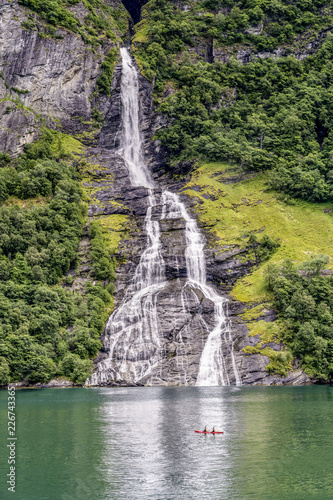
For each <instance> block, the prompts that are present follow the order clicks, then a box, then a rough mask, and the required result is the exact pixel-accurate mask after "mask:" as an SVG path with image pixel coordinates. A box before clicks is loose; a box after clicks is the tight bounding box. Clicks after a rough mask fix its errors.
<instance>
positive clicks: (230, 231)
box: [184, 163, 333, 378]
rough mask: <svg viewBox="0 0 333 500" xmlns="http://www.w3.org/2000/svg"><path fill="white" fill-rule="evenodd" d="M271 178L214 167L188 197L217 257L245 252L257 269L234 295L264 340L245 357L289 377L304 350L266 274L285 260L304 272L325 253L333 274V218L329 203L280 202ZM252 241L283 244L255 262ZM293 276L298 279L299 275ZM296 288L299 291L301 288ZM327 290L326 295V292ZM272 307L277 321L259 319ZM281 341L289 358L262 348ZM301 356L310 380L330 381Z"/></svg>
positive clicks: (202, 170) (201, 170) (200, 174)
mask: <svg viewBox="0 0 333 500" xmlns="http://www.w3.org/2000/svg"><path fill="white" fill-rule="evenodd" d="M267 177H268V173H267V172H265V173H256V174H248V173H247V174H244V172H243V171H242V169H241V168H240V167H235V166H233V165H228V164H223V163H210V164H207V165H201V166H200V167H198V168H196V169H195V170H194V172H193V173H192V178H191V181H190V182H189V183H188V184H187V185H186V186H185V190H184V192H185V193H186V194H187V195H190V196H191V197H192V198H193V199H194V200H196V201H197V204H196V210H197V214H198V218H199V221H200V225H202V226H204V227H206V229H207V230H209V233H210V235H211V236H210V238H209V240H208V242H209V244H211V245H213V246H214V248H215V249H216V252H217V253H221V254H222V255H223V253H224V252H229V251H230V250H237V249H239V250H241V251H242V250H243V251H244V253H240V254H239V256H238V259H240V260H241V261H244V262H249V261H251V262H252V265H254V267H253V268H252V271H251V273H250V274H248V275H247V276H245V277H244V278H242V279H239V280H238V281H237V282H236V283H235V285H234V286H233V288H232V291H231V295H232V296H233V297H234V298H235V299H236V300H240V301H242V302H243V303H245V304H246V305H247V307H248V309H246V310H245V312H244V314H243V315H242V318H243V320H244V321H245V323H246V325H247V326H248V328H249V335H250V336H255V335H258V334H259V335H260V342H259V344H257V345H256V346H255V347H253V348H251V349H249V348H247V349H245V353H246V354H255V353H260V354H263V355H267V356H268V357H269V359H270V363H269V365H268V367H267V368H268V370H269V371H274V372H275V373H279V374H281V375H285V374H286V371H288V370H290V369H291V365H290V352H292V353H293V354H294V356H300V354H299V352H300V351H296V350H295V349H294V348H293V345H292V341H290V340H288V339H289V338H290V335H291V334H292V330H290V326H289V324H288V323H286V316H285V315H284V313H283V311H282V309H281V308H280V307H279V306H278V305H277V301H276V296H275V292H274V290H273V288H272V286H269V284H268V281H267V277H266V276H267V272H268V271H267V269H270V268H271V266H273V269H275V267H274V266H281V262H284V261H286V260H289V261H294V262H295V263H296V264H295V266H296V267H299V268H300V269H303V268H305V267H306V266H307V265H305V264H304V262H307V261H308V260H309V256H311V255H313V256H316V255H320V254H327V253H328V254H329V257H330V261H329V263H327V264H326V265H327V267H329V268H330V269H332V264H333V250H332V249H333V246H332V234H333V218H332V213H331V211H330V210H331V209H330V205H329V204H323V203H321V204H320V203H317V204H314V203H310V202H305V201H300V200H297V201H295V202H294V203H292V204H290V202H289V200H286V201H285V200H284V199H281V197H280V196H279V195H277V193H275V192H272V191H271V190H269V189H267ZM231 180H232V182H230V181H231ZM325 211H326V212H325ZM253 236H256V237H257V240H259V242H261V241H267V240H268V238H269V240H268V241H271V240H272V241H273V242H278V243H279V245H278V246H276V245H274V252H270V253H269V255H264V259H260V258H258V259H257V258H256V255H255V253H254V250H255V251H256V252H257V253H258V251H260V246H258V247H255V248H253V243H252V241H254V238H253ZM264 248H265V247H264ZM267 257H269V260H268V261H267V260H266V259H267ZM294 276H296V278H297V280H298V275H297V274H294ZM290 277H291V275H290ZM301 279H302V280H303V279H304V280H305V279H309V277H308V278H304V277H302V278H301ZM319 279H320V280H321V281H322V282H323V283H325V280H331V278H326V277H324V276H320V278H319ZM293 286H296V287H297V286H298V284H297V283H295V284H294V285H293ZM325 290H326V291H327V287H326V288H325ZM325 293H326V292H325ZM327 300H329V296H328V297H327ZM273 306H274V307H275V308H276V310H277V312H278V320H277V321H275V322H266V321H265V320H263V319H260V318H261V317H263V314H264V310H265V309H266V310H269V309H270V308H271V307H273ZM316 314H317V313H316ZM313 320H316V317H313ZM282 339H283V341H284V342H285V343H286V344H287V346H289V351H288V352H289V354H288V355H287V351H282V352H281V353H276V352H275V351H273V350H272V349H269V348H263V347H262V346H263V344H267V343H269V342H274V341H277V342H280V341H281V340H282ZM277 356H278V358H277ZM304 356H305V353H304ZM300 357H301V359H302V363H303V366H305V367H310V368H311V369H312V371H311V374H312V375H316V376H320V377H322V378H323V374H325V373H326V375H325V376H326V378H327V377H328V376H329V375H328V372H327V371H326V372H324V371H323V370H321V371H320V370H319V365H317V366H316V365H314V366H313V367H312V365H310V363H308V364H307V362H306V361H304V359H303V358H302V356H300ZM280 358H281V359H280ZM306 359H307V360H308V358H306ZM323 363H324V361H323ZM307 369H308V368H307ZM309 373H310V370H309Z"/></svg>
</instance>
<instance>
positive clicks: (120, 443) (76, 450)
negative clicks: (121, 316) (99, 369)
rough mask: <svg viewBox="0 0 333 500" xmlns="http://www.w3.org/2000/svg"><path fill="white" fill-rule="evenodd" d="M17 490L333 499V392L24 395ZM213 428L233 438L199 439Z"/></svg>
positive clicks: (165, 499) (77, 497)
mask: <svg viewBox="0 0 333 500" xmlns="http://www.w3.org/2000/svg"><path fill="white" fill-rule="evenodd" d="M16 398H17V408H16V418H17V426H18V432H17V437H18V440H17V456H18V460H17V464H16V465H17V489H16V493H15V494H11V493H9V492H7V487H6V484H5V481H6V474H7V467H8V466H7V458H6V457H7V451H6V437H7V436H6V425H5V423H6V420H7V419H6V417H7V414H6V400H7V393H6V391H1V393H0V402H1V405H0V420H1V426H0V428H1V431H0V432H1V447H0V458H1V461H0V463H1V485H0V498H2V499H6V500H7V499H9V498H17V499H18V500H179V499H185V500H224V499H228V500H229V499H230V500H234V499H237V500H238V499H239V500H246V499H255V500H258V499H273V500H287V499H288V500H290V499H292V500H305V499H307V500H311V499H323V500H327V499H330V498H332V497H333V478H332V474H331V466H332V460H333V436H332V404H333V388H331V387H325V386H321V387H235V386H234V387H232V386H229V387H179V388H175V387H148V388H147V387H142V388H96V389H57V390H55V389H53V390H52V389H45V390H21V391H17V395H16ZM204 425H207V426H209V427H211V426H213V425H215V426H216V428H217V429H218V430H220V429H223V431H224V435H223V436H212V435H207V436H205V435H200V434H195V433H194V432H193V430H194V429H202V428H203V427H204Z"/></svg>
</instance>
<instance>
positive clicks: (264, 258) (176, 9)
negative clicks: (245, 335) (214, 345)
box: [133, 0, 333, 380]
mask: <svg viewBox="0 0 333 500" xmlns="http://www.w3.org/2000/svg"><path fill="white" fill-rule="evenodd" d="M331 29H332V30H333V18H332V2H325V1H314V2H304V1H297V0H295V1H293V0H289V1H264V0H253V1H246V0H244V1H240V2H239V1H233V0H230V1H224V2H223V1H218V0H217V1H214V0H212V1H210V0H207V1H203V2H177V3H176V2H167V1H164V0H152V1H151V2H148V4H147V5H146V7H145V9H144V15H143V20H142V21H141V23H140V24H139V25H138V27H137V31H136V35H135V37H134V42H133V43H134V47H135V54H136V58H137V61H138V63H139V65H140V67H141V69H142V71H143V72H144V74H145V75H146V76H147V78H148V79H150V80H151V81H153V82H154V89H155V94H154V96H155V102H156V104H157V105H158V107H159V110H160V111H161V112H162V113H164V114H165V116H166V117H167V119H168V124H167V126H166V127H164V128H163V129H161V130H159V131H158V133H157V138H159V139H160V140H161V141H162V144H164V145H165V146H166V147H167V148H168V150H169V153H170V157H171V162H170V170H171V172H172V173H173V175H179V174H181V173H183V172H184V170H185V171H186V170H187V171H188V165H189V163H190V164H191V162H192V168H191V170H192V174H191V182H190V183H189V184H188V185H187V189H186V191H185V192H186V193H187V194H190V195H191V196H193V197H194V198H195V199H197V200H198V204H197V211H198V216H199V220H200V221H201V222H202V224H203V225H206V226H207V229H209V230H210V231H211V233H212V235H214V237H217V241H218V243H216V239H215V240H214V243H213V245H216V244H217V245H220V247H221V249H222V250H223V245H225V246H227V247H230V246H231V247H233V246H235V247H237V248H241V249H242V248H247V249H248V251H247V252H246V253H245V256H244V257H243V259H248V260H249V261H250V262H252V264H255V265H254V268H253V271H252V272H251V273H250V275H248V276H246V277H245V278H243V279H241V280H239V281H238V282H237V283H236V284H235V286H234V288H233V290H232V292H231V293H232V295H233V297H234V298H236V299H237V300H240V301H242V302H245V303H246V305H247V309H248V310H247V311H246V313H245V314H244V320H245V321H247V323H248V326H249V329H250V335H251V334H252V335H256V334H257V333H259V334H260V335H261V340H262V342H259V343H258V344H257V346H256V347H255V348H252V350H251V349H249V348H248V349H247V350H246V352H248V353H250V352H262V353H263V354H268V355H271V356H273V357H274V356H276V355H275V354H274V352H269V351H268V350H267V348H265V349H263V350H262V348H261V346H262V344H263V343H265V342H268V341H272V340H275V341H280V340H283V341H284V342H285V343H286V344H287V346H289V349H291V351H292V353H293V354H294V355H295V356H297V357H299V358H300V359H301V362H302V364H303V366H304V367H306V369H307V371H308V373H309V374H310V375H313V376H316V377H318V378H320V379H325V380H326V379H330V378H331V377H332V368H333V365H332V361H333V357H332V355H333V341H332V338H333V323H332V316H331V313H332V305H333V303H332V290H333V289H332V283H333V282H332V278H331V275H330V273H329V272H323V271H322V269H323V268H325V267H327V268H328V269H330V268H332V261H331V260H330V259H331V258H332V243H333V237H332V229H333V226H332V222H333V221H332V215H331V206H332V205H331V202H332V197H333V170H332V166H333V163H332V158H333V156H332V123H331V116H332V112H331V110H332V104H333V101H332V95H333V94H332V90H333V87H332V74H333V73H332V69H333V65H332V62H333V56H332V54H333V51H332V49H333V37H332V33H331V31H330V30H331ZM212 162H213V163H212ZM198 165H199V167H198ZM235 175H236V176H239V177H240V179H243V180H239V181H238V182H236V183H228V184H226V183H224V178H225V177H232V176H235ZM198 186H199V187H200V190H199V191H198ZM193 187H195V189H194V190H193V189H191V188H193ZM325 256H327V257H325ZM288 269H289V271H288ZM320 287H323V289H325V293H324V294H323V293H320V292H319V289H320ZM272 305H273V306H274V307H275V309H276V311H277V312H278V315H279V319H278V321H277V322H275V323H273V324H271V323H266V322H265V321H263V320H259V321H257V318H259V317H260V316H262V311H263V310H264V309H265V308H270V307H271V306H272ZM323 311H327V314H326V312H325V314H324V313H323ZM273 357H272V361H273ZM284 361H285V363H287V364H288V363H289V361H290V358H289V356H286V357H285V360H284ZM280 371H281V370H280ZM282 372H283V370H282Z"/></svg>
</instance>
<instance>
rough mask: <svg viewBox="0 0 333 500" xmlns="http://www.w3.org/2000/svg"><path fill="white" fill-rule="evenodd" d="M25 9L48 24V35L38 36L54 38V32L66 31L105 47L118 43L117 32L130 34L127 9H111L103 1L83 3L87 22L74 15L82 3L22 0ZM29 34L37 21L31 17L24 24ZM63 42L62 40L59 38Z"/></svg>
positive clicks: (77, 0) (75, 0) (77, 1)
mask: <svg viewBox="0 0 333 500" xmlns="http://www.w3.org/2000/svg"><path fill="white" fill-rule="evenodd" d="M19 1H20V3H21V4H22V5H24V6H25V7H28V8H29V9H31V10H32V11H34V12H36V13H37V14H38V15H39V16H40V17H41V18H42V19H43V20H44V21H46V22H47V23H48V24H47V26H46V30H45V31H41V30H40V31H39V36H42V37H45V36H48V37H55V38H58V37H59V36H57V35H56V31H55V28H56V27H60V28H67V29H69V30H70V31H73V32H75V33H79V34H80V35H81V37H82V39H83V40H84V41H85V42H87V43H89V44H91V45H92V46H95V45H99V44H101V45H103V44H104V42H105V38H108V39H110V40H113V41H116V35H115V33H116V32H118V33H119V32H120V33H124V32H125V31H126V30H127V25H128V23H127V15H126V11H125V9H124V8H121V4H119V8H111V7H110V6H108V5H107V3H104V2H103V1H102V0H83V4H84V6H85V7H86V9H87V11H88V14H87V15H86V16H85V18H84V21H83V22H81V21H80V19H79V18H78V17H77V16H76V15H75V11H74V10H73V9H72V10H71V7H73V6H74V5H76V4H78V3H80V0H67V1H66V0H19ZM23 27H24V28H25V29H27V30H30V29H36V23H35V19H34V18H33V17H32V16H31V17H29V18H28V20H27V21H25V22H24V23H23ZM60 38H61V36H60Z"/></svg>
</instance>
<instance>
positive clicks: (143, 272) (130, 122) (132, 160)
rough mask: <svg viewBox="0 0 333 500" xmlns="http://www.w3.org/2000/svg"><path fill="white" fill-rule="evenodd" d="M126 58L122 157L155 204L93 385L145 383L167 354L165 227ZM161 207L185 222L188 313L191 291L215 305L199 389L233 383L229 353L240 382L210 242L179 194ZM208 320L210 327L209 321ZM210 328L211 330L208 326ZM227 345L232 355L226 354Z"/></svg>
mask: <svg viewBox="0 0 333 500" xmlns="http://www.w3.org/2000/svg"><path fill="white" fill-rule="evenodd" d="M121 56H122V79H121V101H122V110H123V111H122V124H123V126H122V139H121V151H120V153H121V155H122V157H123V159H124V160H125V163H126V165H127V168H128V171H129V177H130V181H131V183H132V185H133V186H143V187H146V188H147V189H148V204H149V206H148V209H147V214H146V217H145V224H144V231H145V234H146V237H147V245H146V249H145V250H144V252H143V253H142V256H141V259H140V262H139V264H138V266H137V268H136V270H135V273H134V276H133V278H132V280H131V282H130V284H129V286H128V287H127V290H126V293H125V296H124V298H123V301H122V304H121V305H120V306H119V307H118V309H116V310H115V311H114V313H113V314H112V315H111V316H110V318H109V320H108V322H107V324H106V333H107V334H108V336H109V338H110V353H109V357H108V359H107V360H104V361H102V362H101V363H100V364H99V365H98V368H97V370H96V372H95V373H94V374H93V375H92V378H91V383H92V384H97V383H107V382H109V381H110V379H112V380H114V381H116V380H123V381H125V382H127V383H133V382H134V383H136V382H139V381H140V380H142V379H143V378H144V377H146V379H147V376H148V375H149V374H151V373H152V372H153V370H154V369H155V368H156V367H158V365H159V363H160V362H161V361H162V359H163V355H164V346H163V342H164V341H163V338H162V336H161V334H160V325H159V318H158V311H157V302H158V296H159V293H160V292H161V291H162V290H163V288H164V287H165V285H166V279H165V264H164V261H163V258H162V255H161V240H160V224H159V221H157V220H153V217H152V212H153V209H154V207H156V199H155V196H154V182H153V180H152V177H151V175H150V173H149V171H148V168H147V166H146V165H145V163H144V160H143V157H142V151H141V144H142V141H141V137H140V128H139V99H138V75H137V71H136V69H135V67H134V66H133V64H132V60H131V57H130V54H129V53H128V51H127V49H125V48H122V49H121ZM161 205H162V215H161V220H163V219H165V220H166V219H180V218H181V219H184V220H185V237H186V249H185V260H186V268H187V280H186V283H185V285H184V287H183V291H182V293H181V301H182V311H183V314H185V313H187V311H186V304H185V300H184V289H185V288H186V287H189V288H191V289H193V290H200V291H201V293H202V294H203V295H204V296H205V297H206V298H207V299H209V300H210V301H212V302H213V304H214V310H215V318H214V319H215V327H214V328H213V330H212V331H211V332H210V333H209V335H208V338H207V341H206V344H205V347H204V349H203V352H202V356H201V360H200V368H199V374H198V377H197V383H196V385H229V384H230V377H229V374H228V367H227V363H226V356H227V355H228V356H229V359H230V358H231V370H232V372H233V380H232V382H234V383H236V384H240V377H239V375H238V371H237V367H236V363H235V359H234V354H233V347H232V346H233V342H232V338H231V333H230V329H229V323H228V320H227V318H226V315H225V312H224V303H225V299H224V298H222V297H221V296H219V295H218V294H217V293H216V292H215V291H214V290H213V288H212V287H210V286H208V285H207V284H206V266H205V257H204V252H203V249H204V245H205V241H204V238H203V236H202V235H201V233H200V231H199V229H198V227H197V223H196V221H195V220H194V219H192V218H191V217H190V216H189V214H188V212H187V210H186V208H185V205H184V204H183V203H182V202H181V201H180V199H179V197H178V195H176V194H174V193H171V192H169V191H164V192H163V193H162V196H161ZM202 322H203V323H205V322H204V320H202ZM204 328H205V330H206V331H207V330H208V325H207V324H206V323H205V324H204ZM179 338H180V345H182V346H183V345H184V342H183V339H182V336H181V334H180V336H179ZM223 344H224V345H225V347H226V350H228V353H226V352H224V350H223ZM182 364H183V366H182V368H183V371H184V380H185V381H186V369H187V367H186V366H184V361H183V358H182ZM229 365H230V363H229ZM229 368H230V367H229Z"/></svg>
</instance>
